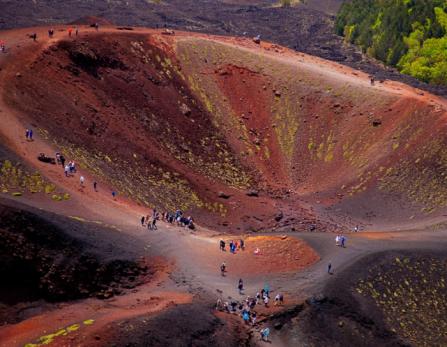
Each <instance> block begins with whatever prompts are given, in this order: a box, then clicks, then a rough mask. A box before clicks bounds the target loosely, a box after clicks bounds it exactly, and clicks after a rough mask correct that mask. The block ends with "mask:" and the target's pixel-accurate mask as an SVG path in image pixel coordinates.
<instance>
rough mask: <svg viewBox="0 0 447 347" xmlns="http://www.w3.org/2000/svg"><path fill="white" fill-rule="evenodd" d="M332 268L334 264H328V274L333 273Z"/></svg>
mask: <svg viewBox="0 0 447 347" xmlns="http://www.w3.org/2000/svg"><path fill="white" fill-rule="evenodd" d="M331 269H332V264H331V263H329V264H328V265H327V273H328V274H331V273H332V272H331Z"/></svg>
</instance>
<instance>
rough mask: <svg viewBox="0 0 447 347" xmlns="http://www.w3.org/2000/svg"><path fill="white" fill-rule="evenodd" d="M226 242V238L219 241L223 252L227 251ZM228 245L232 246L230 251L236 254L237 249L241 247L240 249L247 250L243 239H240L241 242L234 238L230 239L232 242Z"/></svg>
mask: <svg viewBox="0 0 447 347" xmlns="http://www.w3.org/2000/svg"><path fill="white" fill-rule="evenodd" d="M226 245H227V244H226V242H225V241H224V240H222V239H221V240H220V241H219V249H220V250H221V251H222V252H225V251H226ZM228 246H229V248H230V253H232V254H236V251H237V250H238V249H240V250H242V251H243V250H245V241H244V240H243V239H240V240H239V243H238V242H237V241H233V240H231V241H230V243H229V244H228Z"/></svg>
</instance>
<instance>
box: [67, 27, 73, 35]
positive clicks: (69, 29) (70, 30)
mask: <svg viewBox="0 0 447 347" xmlns="http://www.w3.org/2000/svg"><path fill="white" fill-rule="evenodd" d="M72 31H73V29H72V28H68V36H69V37H71V32H72Z"/></svg>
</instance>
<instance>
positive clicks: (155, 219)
mask: <svg viewBox="0 0 447 347" xmlns="http://www.w3.org/2000/svg"><path fill="white" fill-rule="evenodd" d="M156 224H157V216H155V217H152V230H157V225H156Z"/></svg>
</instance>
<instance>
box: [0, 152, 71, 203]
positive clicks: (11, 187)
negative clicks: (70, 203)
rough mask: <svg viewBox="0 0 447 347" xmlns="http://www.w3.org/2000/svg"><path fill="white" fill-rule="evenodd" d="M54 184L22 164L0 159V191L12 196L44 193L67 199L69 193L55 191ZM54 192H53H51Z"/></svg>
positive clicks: (52, 196)
mask: <svg viewBox="0 0 447 347" xmlns="http://www.w3.org/2000/svg"><path fill="white" fill-rule="evenodd" d="M56 190H57V188H56V186H55V185H54V184H52V183H49V182H47V181H46V180H45V179H44V178H43V177H42V175H41V174H40V173H39V172H37V171H36V172H32V173H30V172H29V171H28V170H26V169H25V168H24V167H23V166H22V165H20V164H18V163H13V162H12V161H10V160H4V161H0V192H2V193H10V194H11V195H12V196H17V197H18V196H22V195H23V194H24V193H26V192H28V193H32V194H36V193H44V194H46V195H48V196H50V195H51V198H52V199H53V200H56V199H55V198H54V196H55V195H57V196H61V197H62V198H61V199H60V200H69V199H70V194H67V193H65V194H64V193H62V192H56ZM53 193H54V194H53Z"/></svg>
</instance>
